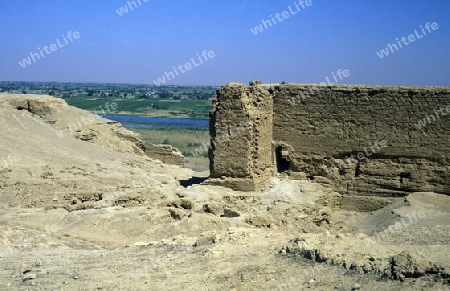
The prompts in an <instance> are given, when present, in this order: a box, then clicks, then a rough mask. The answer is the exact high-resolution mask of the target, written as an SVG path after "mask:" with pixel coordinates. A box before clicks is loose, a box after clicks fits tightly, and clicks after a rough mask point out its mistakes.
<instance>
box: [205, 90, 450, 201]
mask: <svg viewBox="0 0 450 291" xmlns="http://www.w3.org/2000/svg"><path fill="white" fill-rule="evenodd" d="M237 92H240V93H237ZM242 92H244V93H242ZM266 92H267V93H266ZM267 94H268V96H267ZM261 95H263V96H264V98H263V99H264V102H263V103H264V105H263V106H262V105H259V106H255V105H253V106H251V104H253V103H254V102H253V101H255V100H257V99H258V96H261ZM259 98H261V97H259ZM269 99H271V100H272V101H270V100H269ZM231 100H233V101H232V102H231ZM230 102H231V103H232V104H235V105H236V107H235V109H233V110H229V108H231V107H230V106H229V105H227V104H231V103H230ZM213 103H214V104H213V110H212V112H211V117H212V118H211V125H210V127H211V129H212V130H211V135H212V136H214V135H217V132H214V129H217V128H222V127H223V126H224V125H225V124H227V126H233V124H239V122H240V121H241V120H248V121H251V122H257V121H259V120H256V118H257V117H260V118H261V117H264V122H262V123H259V125H258V126H257V127H255V129H258V130H260V131H262V132H267V130H271V131H272V133H271V138H272V140H271V147H270V150H269V149H268V148H269V146H268V145H267V140H266V138H264V143H263V144H264V147H260V146H259V145H258V146H259V147H258V154H257V155H251V154H248V153H249V152H252V151H253V152H254V151H255V145H254V144H253V142H254V141H253V140H252V138H253V135H247V136H242V137H239V138H237V139H239V141H238V140H236V142H235V143H234V144H228V145H227V146H226V147H222V146H221V145H216V148H215V149H213V150H211V155H210V158H211V170H212V173H214V174H218V172H217V171H216V169H218V168H217V167H216V166H215V165H221V166H220V175H221V176H222V177H230V178H231V177H234V176H235V173H234V172H233V171H228V170H227V168H228V169H231V168H230V165H232V164H236V163H238V162H239V163H242V164H247V165H249V166H248V167H247V168H246V169H247V171H246V172H245V173H244V172H241V176H240V177H242V176H246V177H250V176H251V175H252V174H256V173H261V172H263V171H264V169H263V167H268V168H270V169H271V170H272V171H273V170H274V169H277V168H280V167H279V165H277V164H278V163H279V162H280V159H277V158H276V155H277V151H280V149H281V152H282V160H283V162H284V163H286V164H287V165H288V171H287V173H288V174H289V175H290V176H291V177H292V178H309V179H314V180H315V181H317V182H319V183H324V184H327V185H330V186H331V187H334V188H335V189H336V190H337V191H339V192H340V193H343V194H349V195H378V196H401V195H404V194H405V192H412V191H435V192H438V193H446V194H450V174H449V173H450V135H449V133H450V130H449V126H450V111H449V113H447V111H446V108H447V106H450V88H448V87H381V86H346V85H334V86H320V85H297V84H268V85H264V84H253V86H249V87H246V86H244V85H242V84H236V83H234V84H228V85H226V86H224V87H222V88H221V89H220V90H219V91H218V94H217V96H216V97H215V98H214V101H213ZM237 104H246V105H245V106H244V107H245V108H247V109H245V110H242V109H239V108H238V107H239V106H237ZM257 104H259V103H258V102H257ZM271 105H272V107H271V109H269V108H268V107H269V106H271ZM250 107H251V108H252V110H250ZM219 108H221V111H220V110H219ZM442 108H443V110H442V111H441V112H439V109H442ZM449 108H450V107H449ZM254 110H261V112H260V114H259V115H258V114H257V113H255V112H253V111H254ZM249 111H252V112H253V114H248V112H249ZM269 111H271V116H272V118H273V124H269V122H270V121H271V117H269V116H266V115H269ZM238 112H240V113H242V114H237V113H238ZM436 112H437V113H436ZM443 113H445V115H444V114H443ZM432 115H433V116H434V118H433V117H432ZM427 116H428V120H429V121H428V120H427V124H426V125H425V126H423V127H422V128H420V129H418V128H417V123H418V122H419V121H420V120H422V121H423V120H424V118H427ZM226 120H228V121H226ZM263 136H264V137H267V138H268V137H269V136H270V134H267V133H265V134H264V135H263ZM213 140H214V138H213V137H212V141H213ZM381 141H385V146H384V147H380V146H379V147H376V146H374V143H375V142H381ZM372 146H373V149H371V147H372ZM222 150H226V151H227V152H228V153H229V156H227V159H224V156H223V155H215V153H216V152H220V151H222ZM234 152H237V153H239V154H237V155H236V156H233V154H232V153H234ZM244 152H246V153H247V154H246V155H244V154H243V153H244ZM358 153H359V154H360V156H361V153H363V155H362V156H363V157H364V158H362V159H360V160H358V159H348V158H347V157H350V156H351V155H354V156H355V157H356V156H357V155H358ZM369 154H370V155H369ZM255 156H258V157H260V158H259V159H262V160H261V161H255ZM238 157H239V158H238ZM234 158H238V159H237V160H234ZM268 159H270V160H271V163H272V164H271V165H270V166H269V165H268V163H269V161H268ZM227 165H228V166H227ZM214 171H216V172H214ZM250 180H251V181H253V183H255V181H254V179H253V180H252V179H250ZM260 185H261V183H260ZM235 188H236V187H235ZM237 188H239V187H237ZM250 188H251V187H250Z"/></svg>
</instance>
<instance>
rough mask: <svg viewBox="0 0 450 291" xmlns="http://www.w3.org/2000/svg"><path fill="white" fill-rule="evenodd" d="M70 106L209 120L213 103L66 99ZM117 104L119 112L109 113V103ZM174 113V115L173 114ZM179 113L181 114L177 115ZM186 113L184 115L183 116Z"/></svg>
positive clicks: (133, 99)
mask: <svg viewBox="0 0 450 291" xmlns="http://www.w3.org/2000/svg"><path fill="white" fill-rule="evenodd" d="M64 100H65V101H66V102H67V103H68V104H69V105H72V106H75V107H78V108H81V109H84V110H89V111H97V112H100V111H101V109H102V108H103V110H105V112H106V113H107V114H127V115H139V116H171V117H177V116H178V115H184V116H186V117H190V118H208V112H209V111H210V110H211V101H208V100H167V99H159V98H155V99H135V98H118V99H113V98H93V97H71V98H65V99H64ZM108 102H109V104H111V103H112V102H115V103H116V104H117V110H115V111H108V109H107V103H108ZM110 110H111V109H110ZM171 112H172V113H171ZM177 113H179V114H177ZM183 113H184V114H183Z"/></svg>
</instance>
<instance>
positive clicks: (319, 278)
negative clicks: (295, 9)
mask: <svg viewBox="0 0 450 291" xmlns="http://www.w3.org/2000/svg"><path fill="white" fill-rule="evenodd" d="M82 118H85V119H82ZM87 118H90V119H89V120H90V121H87ZM70 122H72V123H73V122H78V123H79V125H78V126H75V125H74V124H75V123H73V124H72V125H71V126H70V125H69V123H70ZM61 131H62V133H63V134H61ZM0 139H1V142H0V262H1V263H0V290H308V289H310V290H342V291H344V290H450V285H449V284H450V275H449V270H450V250H449V244H450V207H449V205H450V197H449V196H446V195H441V194H435V193H411V194H410V195H408V196H407V197H404V198H395V199H394V198H392V199H381V198H365V199H361V198H357V197H343V196H341V195H339V194H338V193H336V192H334V191H332V190H330V189H329V188H327V187H325V186H322V185H320V184H317V183H315V182H314V181H308V180H297V181H291V180H289V179H287V177H285V176H279V177H276V178H274V179H273V181H272V184H271V188H269V189H266V190H265V191H263V192H257V193H256V192H236V191H232V190H230V189H226V188H222V187H215V186H205V185H200V184H199V183H200V182H201V181H203V180H204V179H205V178H206V177H207V176H208V172H207V171H204V172H195V171H193V170H191V169H189V168H181V167H179V166H174V165H169V164H166V163H163V162H161V161H159V160H156V159H152V158H149V157H148V155H146V154H145V153H144V152H143V151H142V149H141V148H140V147H139V142H138V137H136V136H135V135H133V134H132V133H129V132H128V131H126V130H125V129H123V128H121V127H120V124H117V123H115V122H109V121H107V120H104V119H100V118H92V117H90V116H89V114H88V113H86V112H84V111H81V110H78V109H75V108H71V107H69V106H67V104H65V103H64V102H63V101H61V100H58V99H53V98H50V97H48V98H45V97H34V96H29V95H27V96H23V95H22V96H11V95H8V96H5V95H0ZM195 163H199V161H195Z"/></svg>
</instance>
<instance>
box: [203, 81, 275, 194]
mask: <svg viewBox="0 0 450 291" xmlns="http://www.w3.org/2000/svg"><path fill="white" fill-rule="evenodd" d="M272 128H273V98H272V95H271V94H270V93H269V91H268V90H267V89H266V88H265V87H262V86H258V87H246V86H244V85H243V84H237V83H235V84H233V83H231V84H228V86H225V87H222V88H221V89H220V90H218V92H217V94H216V96H215V97H214V99H213V108H212V111H211V113H210V135H211V148H210V151H209V157H210V172H211V178H210V179H209V181H208V183H211V184H217V185H223V186H226V187H230V188H233V189H238V190H245V191H253V190H259V189H260V188H263V187H264V184H265V182H266V181H267V180H268V179H269V178H270V177H271V176H273V174H274V163H273V156H272V139H273V137H272V133H273V130H272Z"/></svg>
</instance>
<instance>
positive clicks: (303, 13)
mask: <svg viewBox="0 0 450 291" xmlns="http://www.w3.org/2000/svg"><path fill="white" fill-rule="evenodd" d="M139 1H140V3H141V4H139V2H138V0H134V2H135V3H136V6H137V7H135V6H134V5H133V4H132V3H131V2H132V1H129V2H130V4H131V7H133V10H131V9H130V5H128V4H127V0H39V1H36V0H2V4H1V9H0V26H1V27H2V29H1V31H0V39H1V41H0V80H1V81H62V82H114V83H142V84H153V81H154V80H156V79H157V78H158V77H162V76H163V75H165V72H168V73H169V72H172V75H175V72H174V69H173V66H175V67H178V66H179V65H182V70H184V73H182V72H181V71H178V74H179V75H178V76H175V77H174V78H171V80H170V81H168V83H167V84H174V85H175V84H204V85H222V84H226V83H228V82H243V83H247V82H248V81H250V80H262V81H263V82H264V83H277V82H282V81H286V82H293V83H320V82H327V81H326V78H327V77H328V80H329V81H331V82H333V78H332V77H333V74H335V75H336V74H337V71H338V70H339V69H340V70H341V72H342V71H343V70H348V72H349V74H350V75H349V76H347V77H343V78H342V80H340V79H339V78H337V79H338V80H339V83H345V84H376V85H444V86H449V85H450V17H449V13H450V1H449V0H378V1H374V0H340V1H336V0H310V1H311V3H309V4H310V6H307V3H305V4H303V6H304V8H303V7H302V4H300V3H298V2H299V1H300V0H286V1H285V0H276V1H275V0H259V1H249V0H227V1H217V0H185V1H180V0H176V1H175V0H164V1H162V0H147V2H145V1H146V0H139ZM302 1H305V2H306V0H302ZM125 6H126V7H127V10H128V12H126V13H125V12H124V11H123V10H122V11H121V14H122V16H119V13H117V11H116V10H118V9H120V7H125ZM289 7H290V9H289ZM297 7H298V8H299V9H298V8H297ZM283 11H286V13H285V14H284V16H285V17H286V18H283V15H282V14H281V13H283ZM277 13H280V14H279V15H278V18H277V16H276V14H277ZM270 15H272V16H273V20H271V17H270ZM279 19H281V20H282V21H280V20H279ZM262 20H266V21H267V22H269V21H271V22H272V23H271V24H272V27H270V26H269V24H268V23H266V26H267V28H266V27H264V25H263V23H262ZM427 22H429V24H432V23H433V22H436V23H437V25H438V28H437V29H435V30H433V29H432V28H430V26H428V28H425V25H426V23H427ZM259 25H261V27H260V28H262V30H261V31H260V32H259V33H257V34H256V35H255V33H254V32H252V30H251V29H253V30H254V29H255V26H259ZM421 25H422V27H423V28H424V31H425V32H426V34H424V33H423V31H422V29H421V27H420V26H421ZM434 28H436V26H434ZM427 29H429V30H430V31H431V32H429V31H428V30H427ZM415 30H417V33H416V32H415ZM69 32H72V34H73V33H74V32H79V38H78V39H75V38H74V37H72V41H70V39H69V38H68V37H67V34H68V33H69ZM63 35H64V38H65V39H66V40H67V43H65V42H64V41H65V40H64V38H63ZM410 35H413V36H412V37H411V39H413V38H414V41H413V42H410V41H408V36H410ZM402 37H406V38H405V42H402V40H401V38H402ZM396 38H398V39H399V41H400V44H401V45H402V47H401V48H400V44H398V43H397V40H396ZM57 39H58V40H59V42H60V44H61V45H59V44H57V42H56V40H57ZM389 43H390V44H391V45H392V44H396V45H397V49H398V50H396V48H394V47H391V49H390V50H389V48H388V51H389V55H384V56H383V58H380V57H379V56H378V54H379V53H380V51H381V50H383V49H386V48H387V46H388V44H389ZM405 43H408V45H406V44H405ZM52 44H55V46H53V47H52V48H53V50H54V51H52V50H50V46H51V45H52ZM44 46H47V47H48V48H47V52H48V53H47V52H46V51H44V50H43V48H44ZM38 48H40V49H41V52H42V55H44V57H42V55H41V56H40V59H38V56H36V55H37V54H39V50H38ZM205 50H206V51H207V52H209V51H213V52H214V57H211V58H209V57H208V56H207V55H206V57H204V58H203V60H205V59H207V61H204V63H202V64H201V63H200V62H199V60H198V57H197V54H201V53H202V52H203V51H205ZM377 52H378V54H377ZM30 53H32V54H33V53H34V54H35V55H34V59H35V61H33V60H32V59H31V56H30ZM28 57H30V59H29V61H30V64H29V65H27V64H26V63H23V62H22V64H24V65H25V67H22V65H20V64H19V61H22V60H23V59H26V58H28ZM191 58H194V61H192V60H191ZM194 62H195V64H194ZM186 63H190V64H191V65H190V68H191V69H190V70H187V67H185V64H186ZM332 73H333V74H332ZM168 75H169V76H170V73H169V74H168ZM336 76H337V75H336ZM341 76H342V74H341Z"/></svg>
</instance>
